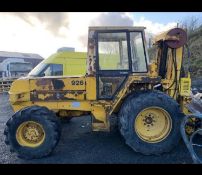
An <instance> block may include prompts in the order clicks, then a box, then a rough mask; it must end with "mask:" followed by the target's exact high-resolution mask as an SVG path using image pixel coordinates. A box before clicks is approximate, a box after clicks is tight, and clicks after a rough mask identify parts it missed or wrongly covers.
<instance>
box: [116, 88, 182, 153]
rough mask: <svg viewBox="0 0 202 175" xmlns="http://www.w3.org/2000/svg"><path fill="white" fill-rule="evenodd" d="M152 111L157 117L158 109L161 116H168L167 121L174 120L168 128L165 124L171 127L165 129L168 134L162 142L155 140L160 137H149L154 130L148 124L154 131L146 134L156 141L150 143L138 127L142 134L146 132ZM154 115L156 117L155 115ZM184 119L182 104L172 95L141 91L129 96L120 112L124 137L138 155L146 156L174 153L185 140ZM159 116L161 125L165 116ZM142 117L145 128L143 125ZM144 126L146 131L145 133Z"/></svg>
mask: <svg viewBox="0 0 202 175" xmlns="http://www.w3.org/2000/svg"><path fill="white" fill-rule="evenodd" d="M151 109H154V115H155V110H156V111H158V112H160V114H163V117H164V115H165V116H166V117H165V119H169V120H168V121H170V125H168V124H167V125H166V122H165V126H167V128H168V129H167V130H166V129H165V130H163V131H164V132H162V133H165V135H162V138H161V137H160V135H158V136H159V140H155V139H157V138H158V137H157V138H155V137H153V138H152V137H149V136H150V135H149V134H148V133H149V132H152V131H153V130H152V129H153V128H152V127H153V125H152V126H151V125H148V127H151V128H149V129H148V130H147V131H148V133H146V132H144V133H145V135H148V138H149V139H151V138H152V139H153V140H154V141H153V142H152V140H149V139H148V140H147V139H146V138H147V137H143V136H144V135H140V132H138V130H137V127H138V129H139V131H142V132H143V131H145V130H143V129H144V127H147V124H146V126H144V125H145V121H147V122H148V121H149V120H145V119H147V118H148V117H147V114H146V112H148V111H151ZM145 111H146V112H145ZM161 112H163V113H161ZM142 114H145V116H146V117H145V118H143V117H144V115H142ZM157 114H158V113H157ZM149 115H150V113H149ZM152 115H153V114H152V112H151V116H152ZM137 116H138V117H137ZM183 116H184V115H183V113H182V112H181V110H180V107H179V104H178V103H177V102H176V101H175V100H174V99H172V98H171V97H169V96H168V95H166V94H164V93H162V92H159V91H143V92H138V93H135V94H132V95H130V96H128V97H127V98H126V99H125V101H124V102H123V104H122V107H121V109H120V112H119V130H120V133H121V135H122V136H123V137H124V139H125V142H126V144H127V145H129V146H130V147H131V148H132V149H133V150H135V151H136V152H140V153H142V154H145V155H152V154H153V155H160V154H162V153H164V152H169V151H171V150H172V149H173V148H174V147H175V146H176V145H177V144H178V143H179V140H180V139H181V135H180V123H181V120H182V118H183ZM141 117H142V118H143V120H142V118H141ZM152 117H153V116H152ZM156 117H158V120H157V123H158V121H160V120H159V117H160V118H161V115H159V116H155V118H156ZM137 118H138V119H137ZM140 118H141V120H142V122H143V123H144V125H140V123H141V121H140ZM150 118H151V117H150ZM150 121H152V120H150ZM154 121H155V120H154ZM165 121H166V120H165ZM138 122H139V123H138ZM150 123H151V122H150ZM168 123H169V122H168ZM138 124H139V125H138ZM140 126H141V127H142V128H143V129H142V130H141V127H140ZM154 126H155V125H154ZM158 126H159V127H156V128H155V129H156V130H158V128H161V125H158ZM156 130H155V131H156ZM160 133H161V132H160ZM166 134H167V135H166ZM160 138H161V140H160Z"/></svg>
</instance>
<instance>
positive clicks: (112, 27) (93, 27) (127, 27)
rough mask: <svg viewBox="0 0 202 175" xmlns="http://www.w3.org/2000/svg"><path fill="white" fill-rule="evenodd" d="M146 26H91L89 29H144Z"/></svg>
mask: <svg viewBox="0 0 202 175" xmlns="http://www.w3.org/2000/svg"><path fill="white" fill-rule="evenodd" d="M144 29H146V27H143V26H138V27H137V26H136V27H135V26H89V30H129V31H143V30H144Z"/></svg>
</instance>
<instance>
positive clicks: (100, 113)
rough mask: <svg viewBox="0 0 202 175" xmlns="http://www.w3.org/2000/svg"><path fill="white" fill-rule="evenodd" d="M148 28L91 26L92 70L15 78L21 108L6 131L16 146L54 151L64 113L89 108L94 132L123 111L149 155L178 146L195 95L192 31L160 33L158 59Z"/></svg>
mask: <svg viewBox="0 0 202 175" xmlns="http://www.w3.org/2000/svg"><path fill="white" fill-rule="evenodd" d="M144 29H145V28H144V27H89V33H88V54H87V72H86V75H85V76H82V77H76V76H75V77H72V76H71V77H66V76H55V77H47V76H46V77H25V78H21V79H18V80H17V81H15V82H14V83H13V84H12V87H11V89H10V92H9V94H10V102H11V104H12V107H13V109H14V111H15V114H14V115H13V116H12V118H10V119H9V120H8V122H7V124H6V128H5V132H4V134H5V136H6V140H5V142H6V144H8V145H10V148H11V151H14V152H16V153H17V154H18V155H19V156H20V157H21V158H25V159H31V158H40V157H44V156H47V155H49V154H50V153H51V152H52V151H53V150H54V148H55V147H56V145H57V143H58V141H59V139H60V134H61V126H60V118H64V117H67V118H68V117H69V118H72V117H78V116H83V115H91V116H92V130H93V131H110V129H111V128H112V127H111V125H110V124H111V122H110V121H112V120H111V118H117V119H118V122H117V123H118V127H119V130H120V133H121V135H122V136H123V138H124V139H125V142H126V144H127V145H129V146H130V147H131V148H132V149H133V150H134V151H137V152H140V153H143V154H145V155H151V154H154V155H160V154H161V153H164V152H169V151H170V150H171V149H172V148H173V147H174V146H176V145H177V144H178V141H179V140H180V138H181V135H180V123H181V120H182V119H183V117H184V116H185V114H188V113H189V111H188V109H187V108H186V105H187V104H188V103H189V102H190V100H191V98H190V86H191V80H190V76H188V77H187V78H185V77H183V76H182V74H181V68H182V61H183V48H184V45H185V44H186V41H187V34H186V32H185V31H184V30H183V29H180V28H174V29H172V30H169V31H167V32H165V33H163V34H161V35H159V36H157V37H156V39H155V44H156V47H157V53H156V61H155V62H153V63H150V62H149V58H148V53H147V48H146V40H145V33H144ZM72 132H74V131H72Z"/></svg>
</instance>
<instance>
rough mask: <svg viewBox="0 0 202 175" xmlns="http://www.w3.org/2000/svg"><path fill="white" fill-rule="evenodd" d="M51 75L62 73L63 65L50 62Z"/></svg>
mask: <svg viewBox="0 0 202 175" xmlns="http://www.w3.org/2000/svg"><path fill="white" fill-rule="evenodd" d="M51 66H52V74H51V75H52V76H58V75H63V65H62V64H52V65H51Z"/></svg>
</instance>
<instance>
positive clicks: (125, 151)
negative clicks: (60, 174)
mask: <svg viewBox="0 0 202 175" xmlns="http://www.w3.org/2000/svg"><path fill="white" fill-rule="evenodd" d="M12 114H13V111H12V109H11V107H10V104H9V102H8V95H7V94H0V155H1V156H0V163H3V164H7V163H12V164H27V163H31V164H32V163H51V164H53V163H54V164H55V163H56V164H57V163H62V164H63V163H68V164H75V163H76V164H83V163H90V164H95V163H110V164H111V163H123V164H126V163H129V164H131V163H141V164H144V163H160V164H165V163H166V164H167V163H169V164H170V163H171V164H176V163H179V164H186V163H192V159H191V157H190V155H189V152H188V150H187V148H186V146H185V144H184V143H183V141H181V142H180V144H179V145H178V146H177V147H176V148H175V149H174V150H173V151H172V152H170V153H166V154H163V155H161V156H144V155H142V154H140V153H136V152H134V151H133V150H132V149H131V148H130V147H128V146H127V145H126V144H125V143H124V140H123V138H122V137H121V136H120V134H119V132H118V131H114V132H112V133H105V132H91V126H90V116H89V117H79V118H73V119H72V120H71V122H70V123H65V124H63V129H62V136H61V140H60V142H59V144H58V145H57V147H56V149H55V150H54V152H53V153H52V155H50V156H49V157H46V158H42V159H36V160H22V159H19V158H17V156H16V155H15V154H14V153H12V154H11V153H10V151H9V147H8V146H7V145H5V143H4V135H3V131H4V128H5V123H6V121H7V120H8V119H9V118H10V117H11V115H12Z"/></svg>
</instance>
